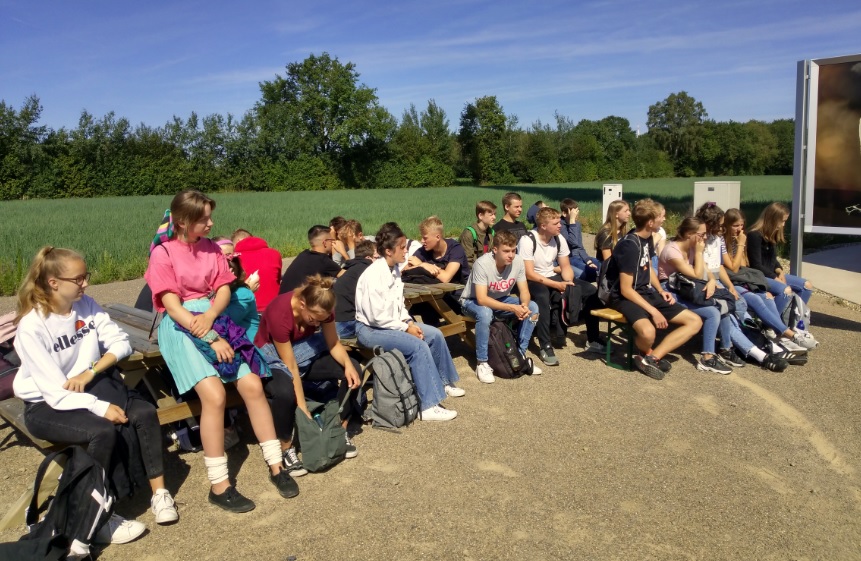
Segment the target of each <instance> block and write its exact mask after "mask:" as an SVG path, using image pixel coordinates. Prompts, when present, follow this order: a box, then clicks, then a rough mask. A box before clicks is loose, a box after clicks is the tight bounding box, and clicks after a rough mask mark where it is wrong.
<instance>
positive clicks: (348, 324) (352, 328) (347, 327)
mask: <svg viewBox="0 0 861 561" xmlns="http://www.w3.org/2000/svg"><path fill="white" fill-rule="evenodd" d="M335 329H337V330H338V337H339V338H340V339H352V338H353V337H355V336H356V320H354V319H351V320H350V321H338V322H335Z"/></svg>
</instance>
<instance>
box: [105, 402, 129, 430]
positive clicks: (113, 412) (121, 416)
mask: <svg viewBox="0 0 861 561" xmlns="http://www.w3.org/2000/svg"><path fill="white" fill-rule="evenodd" d="M105 419H107V420H109V421H110V422H112V423H113V424H115V425H124V424H126V423H128V422H129V418H128V417H126V412H125V411H123V410H122V409H120V408H119V407H117V406H116V405H114V404H113V403H111V404H110V405H108V410H107V411H105Z"/></svg>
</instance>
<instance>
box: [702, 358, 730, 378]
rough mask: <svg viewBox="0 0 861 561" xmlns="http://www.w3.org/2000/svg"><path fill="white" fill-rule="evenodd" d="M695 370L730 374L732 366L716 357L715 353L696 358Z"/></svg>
mask: <svg viewBox="0 0 861 561" xmlns="http://www.w3.org/2000/svg"><path fill="white" fill-rule="evenodd" d="M697 370H702V371H703V372H717V373H718V374H732V368H730V367H729V366H727V365H726V364H724V363H722V362H721V361H719V360H718V359H717V355H712V357H711V358H703V357H700V358H698V359H697Z"/></svg>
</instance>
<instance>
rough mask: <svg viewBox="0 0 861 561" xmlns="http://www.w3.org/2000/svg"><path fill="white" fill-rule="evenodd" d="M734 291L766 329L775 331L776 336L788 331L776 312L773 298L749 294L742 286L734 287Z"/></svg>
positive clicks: (754, 293)
mask: <svg viewBox="0 0 861 561" xmlns="http://www.w3.org/2000/svg"><path fill="white" fill-rule="evenodd" d="M735 289H736V291H737V292H738V293H739V294H741V297H742V298H744V301H745V302H747V307H748V308H750V309H751V310H753V313H755V314H756V316H757V317H758V318H759V319H761V320H762V323H764V324H765V325H766V326H767V327H770V328H771V329H773V330H775V331H776V332H777V334H778V335H780V334H782V333H783V332H784V331H786V330H787V329H789V328H788V327H787V326H786V324H784V323H783V319H782V318H781V317H780V313H778V311H777V304H776V303H775V301H774V299H773V298H767V297H766V296H765V293H759V292H751V291H749V290H747V289H746V288H744V287H742V286H736V287H735Z"/></svg>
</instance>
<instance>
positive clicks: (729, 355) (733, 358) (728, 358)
mask: <svg viewBox="0 0 861 561" xmlns="http://www.w3.org/2000/svg"><path fill="white" fill-rule="evenodd" d="M717 357H718V360H719V361H721V362H722V363H724V364H726V365H727V366H736V367H738V368H744V366H745V362H744V359H743V358H741V357H740V356H738V355H737V354H736V352H735V349H733V348H729V349H724V350H722V351H721V352H719V353H718V355H717Z"/></svg>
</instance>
